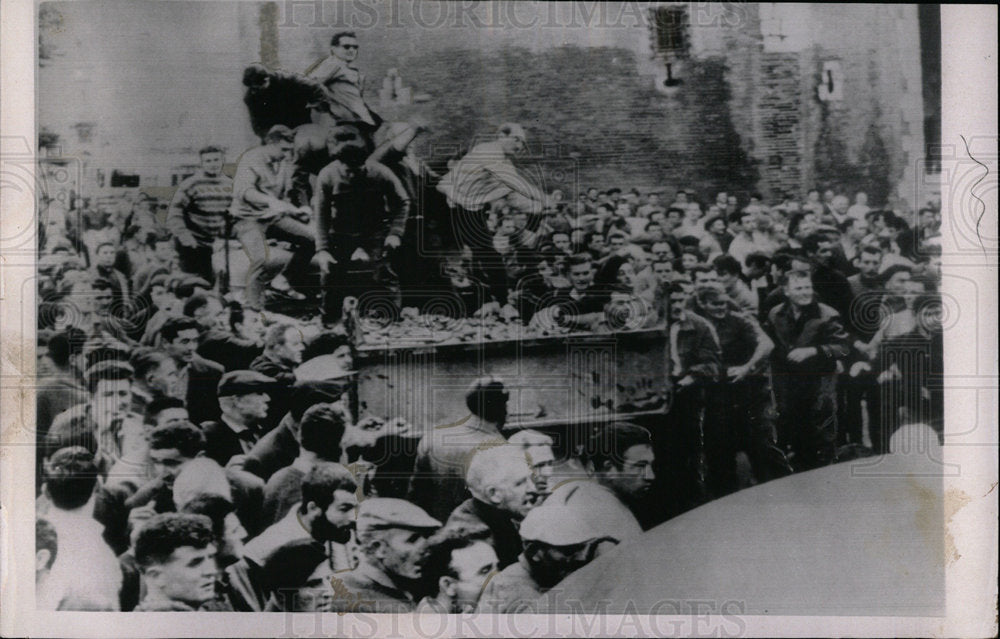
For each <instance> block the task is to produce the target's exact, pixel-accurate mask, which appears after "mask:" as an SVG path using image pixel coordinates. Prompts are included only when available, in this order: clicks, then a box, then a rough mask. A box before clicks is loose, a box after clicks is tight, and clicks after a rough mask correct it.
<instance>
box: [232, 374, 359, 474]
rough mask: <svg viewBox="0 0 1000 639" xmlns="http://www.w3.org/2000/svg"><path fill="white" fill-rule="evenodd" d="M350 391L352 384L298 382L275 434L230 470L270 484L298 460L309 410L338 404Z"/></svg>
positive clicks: (237, 458) (237, 459)
mask: <svg viewBox="0 0 1000 639" xmlns="http://www.w3.org/2000/svg"><path fill="white" fill-rule="evenodd" d="M349 388H350V384H349V383H345V382H344V380H342V379H337V380H306V381H302V382H297V383H296V384H295V385H294V386H293V387H292V394H291V408H290V409H289V411H288V414H287V415H285V416H284V417H283V418H282V419H281V422H280V423H279V424H278V426H277V427H276V428H275V429H274V430H272V431H270V432H269V433H267V434H266V435H264V436H263V437H261V439H260V441H258V442H257V443H256V444H254V446H253V448H251V449H250V452H249V453H247V454H246V455H236V456H235V457H233V458H231V459H230V460H229V464H228V467H229V468H235V469H240V470H245V471H247V472H249V473H252V474H254V475H256V476H258V477H260V478H261V479H263V480H264V481H267V480H268V479H270V477H271V475H273V474H274V473H275V472H277V471H279V470H281V469H282V468H284V467H286V466H288V465H289V464H291V463H292V462H293V461H295V458H296V457H297V456H298V454H299V424H300V423H301V422H302V415H303V414H304V413H305V412H306V410H308V409H309V408H310V407H312V406H313V405H315V404H319V403H332V402H338V400H340V399H341V398H342V397H343V395H344V393H345V392H347V391H348V390H349ZM340 404H341V405H343V402H340ZM344 408H345V410H346V407H344Z"/></svg>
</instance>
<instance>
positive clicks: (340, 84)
mask: <svg viewBox="0 0 1000 639" xmlns="http://www.w3.org/2000/svg"><path fill="white" fill-rule="evenodd" d="M357 57H358V37H357V35H355V33H354V32H353V31H340V32H338V33H335V34H333V37H332V38H330V55H329V57H327V58H324V59H322V60H320V61H318V62H316V63H315V64H313V65H312V66H311V67H309V68H308V69H306V71H305V75H306V76H307V77H308V78H311V79H313V80H316V81H318V82H319V83H320V84H321V85H322V86H323V88H324V89H325V90H326V97H327V100H328V106H329V109H330V114H331V115H332V116H333V118H334V120H335V121H336V122H337V123H340V122H358V123H361V124H363V125H366V127H367V128H368V129H369V131H368V132H369V133H373V132H374V131H375V129H377V128H378V127H379V125H381V124H382V118H380V117H379V116H378V115H377V114H376V113H374V112H373V111H372V110H371V109H370V108H369V107H368V103H367V102H366V101H365V97H364V91H365V75H364V73H362V72H361V71H359V70H358V68H357V67H356V66H355V65H354V61H355V60H356V59H357Z"/></svg>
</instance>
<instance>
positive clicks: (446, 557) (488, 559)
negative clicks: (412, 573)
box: [415, 529, 497, 614]
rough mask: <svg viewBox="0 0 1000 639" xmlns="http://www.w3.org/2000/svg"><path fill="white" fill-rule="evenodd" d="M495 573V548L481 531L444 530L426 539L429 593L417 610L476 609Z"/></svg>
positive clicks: (448, 611)
mask: <svg viewBox="0 0 1000 639" xmlns="http://www.w3.org/2000/svg"><path fill="white" fill-rule="evenodd" d="M496 572H497V554H496V551H494V550H493V547H492V546H491V545H489V544H488V543H487V542H486V541H485V540H484V539H483V538H482V533H480V534H476V531H468V530H461V529H443V530H441V531H439V532H437V533H435V534H434V535H433V536H432V537H431V538H430V539H429V540H428V542H427V554H426V555H425V559H424V562H423V578H424V581H425V582H426V583H427V587H428V589H429V590H430V594H429V595H428V596H426V597H424V598H423V599H422V600H421V601H420V603H419V604H417V609H416V611H415V612H417V613H422V612H423V613H437V614H459V613H469V612H473V611H474V610H475V609H476V604H478V603H479V596H480V595H481V594H482V592H483V588H484V587H485V586H486V583H487V580H488V579H489V578H490V577H491V576H493V575H494V574H496Z"/></svg>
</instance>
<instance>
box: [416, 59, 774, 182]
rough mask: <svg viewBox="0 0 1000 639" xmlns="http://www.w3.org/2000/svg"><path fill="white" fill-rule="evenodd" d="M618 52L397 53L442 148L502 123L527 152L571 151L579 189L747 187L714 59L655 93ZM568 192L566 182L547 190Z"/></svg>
mask: <svg viewBox="0 0 1000 639" xmlns="http://www.w3.org/2000/svg"><path fill="white" fill-rule="evenodd" d="M636 68H637V64H636V60H635V56H634V54H633V53H632V52H631V51H629V50H626V49H617V48H607V47H600V48H581V47H559V48H553V49H548V50H546V51H543V52H540V53H532V52H530V51H528V50H527V49H521V48H513V47H512V48H503V49H500V50H497V51H493V52H483V51H481V50H476V49H455V50H444V51H432V52H426V53H422V54H418V55H416V56H412V57H410V58H408V59H407V60H406V61H405V62H404V63H403V64H402V65H401V66H400V71H401V73H402V74H403V76H404V77H405V78H407V82H408V83H410V84H412V85H414V86H415V87H418V89H419V90H420V91H422V92H423V91H426V92H427V93H430V94H432V95H434V96H440V97H439V99H438V100H436V101H435V104H434V105H433V107H432V108H429V109H427V114H428V115H429V117H430V118H431V120H432V127H433V128H434V134H433V135H432V144H433V145H434V147H435V148H438V149H446V150H447V149H454V148H456V147H457V146H458V145H461V144H466V143H468V141H469V140H472V139H473V138H475V137H476V136H477V135H480V136H481V135H484V134H485V135H489V134H491V133H492V132H493V131H494V130H495V128H496V126H497V125H499V124H500V123H502V122H504V121H506V120H513V121H517V122H520V123H522V124H524V125H525V126H526V128H527V130H528V134H529V137H530V145H531V147H532V149H533V150H535V151H540V150H542V149H545V148H550V149H551V148H553V147H558V149H559V155H558V157H559V158H560V159H558V160H553V165H554V166H560V167H564V166H566V164H567V159H568V158H570V157H571V156H572V157H575V158H578V160H577V161H578V168H579V182H580V184H581V185H591V184H594V185H597V186H601V187H608V186H612V185H624V186H632V185H636V186H640V187H666V188H668V189H672V188H675V187H690V188H694V189H696V190H698V191H699V192H703V193H704V194H705V195H706V196H707V195H709V194H711V193H714V192H715V191H717V190H719V189H729V190H750V189H752V188H753V187H754V185H755V182H756V178H757V175H756V169H755V166H754V162H753V161H752V160H751V158H750V156H749V155H748V154H747V152H746V150H745V149H744V148H743V145H742V143H741V140H740V137H739V135H738V134H737V132H736V129H735V127H734V124H733V122H732V119H731V117H730V110H729V109H728V108H727V106H726V105H727V104H729V101H730V88H729V83H728V82H727V80H726V76H727V69H726V67H725V65H723V64H722V63H721V62H720V61H718V60H701V61H694V62H692V63H690V64H688V65H686V67H685V75H686V77H685V78H684V88H683V89H682V90H681V91H680V92H678V93H677V94H676V96H670V97H668V96H664V95H661V94H660V93H659V92H657V91H656V90H655V89H654V87H653V84H652V82H653V81H652V78H650V77H648V76H640V75H639V74H638V72H637V71H636ZM556 186H565V187H569V188H571V189H572V188H573V185H569V184H566V185H556Z"/></svg>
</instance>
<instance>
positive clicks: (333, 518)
mask: <svg viewBox="0 0 1000 639" xmlns="http://www.w3.org/2000/svg"><path fill="white" fill-rule="evenodd" d="M357 506H358V498H357V495H355V494H354V493H352V492H349V491H346V490H337V491H334V493H333V501H332V502H331V503H330V505H329V506H327V507H326V510H324V511H323V513H322V514H321V515H320V516H319V517H317V518H316V520H315V521H313V524H312V530H311V531H310V533H311V534H312V536H313V538H314V539H316V540H317V541H332V542H336V543H338V544H343V543H346V542H347V541H348V540H349V539H350V538H351V530H352V529H353V527H354V514H355V513H354V511H355V509H356V508H357Z"/></svg>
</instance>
